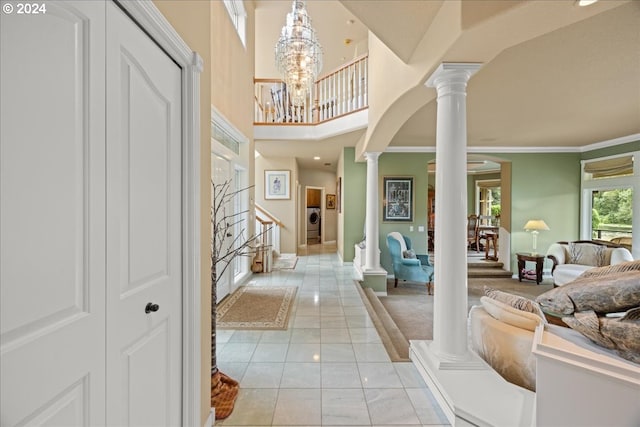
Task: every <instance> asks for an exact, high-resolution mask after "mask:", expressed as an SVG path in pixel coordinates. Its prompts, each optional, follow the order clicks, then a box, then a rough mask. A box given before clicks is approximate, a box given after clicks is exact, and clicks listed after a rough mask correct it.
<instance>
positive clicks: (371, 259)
mask: <svg viewBox="0 0 640 427" xmlns="http://www.w3.org/2000/svg"><path fill="white" fill-rule="evenodd" d="M380 154H381V153H372V152H368V153H365V154H364V156H365V158H366V159H367V206H366V222H365V230H366V236H365V244H366V249H365V254H366V258H365V264H364V271H378V270H380V269H381V267H380V250H379V248H378V241H379V233H378V194H379V193H378V157H380Z"/></svg>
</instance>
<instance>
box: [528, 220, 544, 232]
mask: <svg viewBox="0 0 640 427" xmlns="http://www.w3.org/2000/svg"><path fill="white" fill-rule="evenodd" d="M524 229H525V230H527V231H530V230H549V226H548V225H547V224H546V223H545V222H544V221H543V220H541V219H530V220H529V221H527V223H526V224H525V225H524Z"/></svg>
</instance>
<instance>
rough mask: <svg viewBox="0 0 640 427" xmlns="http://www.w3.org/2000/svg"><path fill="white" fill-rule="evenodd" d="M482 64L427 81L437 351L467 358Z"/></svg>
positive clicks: (447, 70)
mask: <svg viewBox="0 0 640 427" xmlns="http://www.w3.org/2000/svg"><path fill="white" fill-rule="evenodd" d="M478 68H480V64H465V63H443V64H441V65H440V67H438V69H437V70H436V71H435V72H434V73H433V74H432V75H431V77H430V78H429V79H428V81H427V83H426V85H427V86H429V87H435V88H436V90H437V91H438V108H437V127H436V224H435V226H436V229H435V284H436V288H435V297H434V308H433V342H432V343H431V350H432V351H433V352H434V353H435V354H436V355H437V356H438V358H439V359H440V360H444V361H449V362H453V363H455V362H458V361H465V360H468V359H469V358H470V354H469V350H468V348H467V245H466V241H467V240H466V229H467V166H466V165H467V113H466V95H467V94H466V91H467V81H468V80H469V78H470V77H471V76H472V75H473V73H475V72H476V71H477V70H478Z"/></svg>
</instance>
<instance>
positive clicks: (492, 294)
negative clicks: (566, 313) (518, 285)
mask: <svg viewBox="0 0 640 427" xmlns="http://www.w3.org/2000/svg"><path fill="white" fill-rule="evenodd" d="M484 294H485V295H486V296H487V297H489V298H492V299H494V300H496V301H500V302H502V303H504V304H507V305H510V306H511V307H513V308H515V309H517V310H520V311H526V312H528V313H533V314H536V315H538V316H539V317H540V318H542V319H543V320H544V322H545V323H546V320H547V318H546V317H545V315H544V313H543V312H542V309H541V308H540V306H539V305H538V303H537V302H535V301H532V300H530V299H528V298H525V297H521V296H519V295H514V294H510V293H508V292H503V291H499V290H498V289H493V288H490V287H489V286H485V287H484Z"/></svg>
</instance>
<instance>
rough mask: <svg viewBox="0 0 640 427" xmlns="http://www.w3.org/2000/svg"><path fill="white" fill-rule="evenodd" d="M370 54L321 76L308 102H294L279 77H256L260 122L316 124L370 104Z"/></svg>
mask: <svg viewBox="0 0 640 427" xmlns="http://www.w3.org/2000/svg"><path fill="white" fill-rule="evenodd" d="M368 59H369V56H368V54H365V55H362V56H359V57H358V58H356V59H354V60H353V61H351V62H349V63H347V64H345V65H343V66H342V67H340V68H339V69H337V70H335V71H333V72H331V73H329V74H327V75H326V76H324V77H322V78H320V79H318V81H317V82H316V83H315V84H314V88H313V91H312V92H311V93H310V94H309V96H308V97H307V100H306V102H305V103H304V105H301V106H294V105H293V104H292V103H291V100H290V97H289V94H288V92H287V87H286V85H285V84H284V83H283V82H282V81H281V80H276V79H254V86H255V108H254V110H255V111H254V124H256V125H284V124H291V125H315V124H318V123H322V122H325V121H328V120H332V119H335V118H337V117H341V116H344V115H347V114H350V113H354V112H356V111H360V110H362V109H365V108H367V107H368V106H369V99H368V92H367V80H368V79H367V74H368V64H369V62H368Z"/></svg>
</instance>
